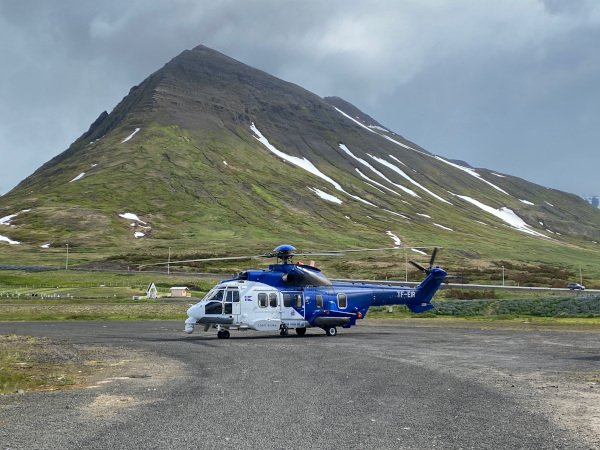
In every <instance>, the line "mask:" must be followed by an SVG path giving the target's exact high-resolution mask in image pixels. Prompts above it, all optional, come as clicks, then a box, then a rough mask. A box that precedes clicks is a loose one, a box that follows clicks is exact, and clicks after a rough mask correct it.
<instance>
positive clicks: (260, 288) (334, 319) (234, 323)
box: [171, 244, 447, 339]
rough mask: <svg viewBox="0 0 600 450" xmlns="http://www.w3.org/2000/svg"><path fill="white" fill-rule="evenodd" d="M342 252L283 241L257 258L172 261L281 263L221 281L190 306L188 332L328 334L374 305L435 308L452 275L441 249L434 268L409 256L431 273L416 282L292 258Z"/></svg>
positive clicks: (422, 309) (225, 335) (353, 322)
mask: <svg viewBox="0 0 600 450" xmlns="http://www.w3.org/2000/svg"><path fill="white" fill-rule="evenodd" d="M395 249H397V248H395ZM368 250H369V249H367V251H368ZM371 250H383V249H371ZM349 251H357V250H349ZM343 253H344V252H342V251H339V252H338V251H335V252H327V253H317V252H309V253H297V252H296V248H295V247H294V246H292V245H289V244H284V245H279V246H278V247H276V248H275V249H274V250H273V251H272V252H270V253H267V254H264V255H258V256H253V257H235V256H234V257H225V258H206V259H196V260H188V261H174V262H171V264H173V263H184V262H191V261H214V260H225V259H226V260H232V259H243V258H245V259H247V258H257V257H271V258H273V257H274V258H276V263H275V264H270V265H269V268H268V270H245V271H242V272H240V273H239V274H238V275H237V276H236V277H235V278H230V279H226V280H222V281H220V282H219V283H218V284H217V285H216V286H214V287H213V288H212V289H211V290H210V291H209V292H208V293H207V294H206V296H205V297H204V298H203V299H202V300H201V301H200V302H198V303H196V304H195V305H191V306H190V308H189V309H188V310H187V315H188V318H187V320H186V321H185V330H184V331H185V332H186V333H192V332H193V331H194V329H195V328H196V327H197V326H200V327H203V329H204V331H208V330H209V329H216V330H217V337H218V338H220V339H228V338H229V337H230V330H240V331H244V330H256V331H270V332H277V331H279V334H280V335H281V336H287V335H288V333H289V331H290V330H295V332H296V334H297V335H299V336H304V335H305V334H306V331H307V329H309V328H321V329H322V330H324V331H325V334H326V335H327V336H336V335H337V333H338V330H337V329H338V327H341V328H350V327H352V326H354V325H356V322H357V320H360V319H363V318H364V317H365V316H366V315H367V312H368V310H369V308H370V307H371V306H384V305H406V306H407V307H408V308H409V309H410V310H411V311H412V312H416V313H421V312H425V311H429V310H430V309H432V308H433V307H434V306H433V305H432V304H431V299H432V298H433V296H434V295H435V293H436V292H437V290H438V289H439V288H440V285H441V284H442V283H443V282H444V279H445V278H446V275H447V274H446V272H445V271H444V270H443V269H441V268H440V267H438V266H435V267H434V266H433V264H434V261H435V257H436V254H437V248H434V249H433V251H432V254H431V258H430V261H429V267H423V266H421V265H420V264H418V263H416V262H414V261H410V263H411V264H412V265H413V266H415V267H416V268H417V269H419V270H420V271H422V272H424V273H425V274H426V277H425V279H424V280H423V281H422V282H421V283H420V284H418V285H417V286H415V287H406V286H390V285H386V284H377V283H369V282H351V281H332V280H330V279H328V278H327V277H326V276H325V275H324V274H323V273H322V272H321V270H320V269H318V268H316V267H315V266H314V263H312V262H311V264H304V263H302V262H297V263H294V262H293V258H294V257H295V256H300V255H307V256H312V255H336V254H337V255H339V254H343Z"/></svg>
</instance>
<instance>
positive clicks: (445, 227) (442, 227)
mask: <svg viewBox="0 0 600 450" xmlns="http://www.w3.org/2000/svg"><path fill="white" fill-rule="evenodd" d="M433 224H434V225H435V226H436V227H439V228H441V229H442V230H446V231H454V230H453V229H452V228H449V227H447V226H445V225H442V224H439V223H435V222H433Z"/></svg>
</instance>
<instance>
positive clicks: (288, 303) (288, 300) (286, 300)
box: [283, 294, 292, 308]
mask: <svg viewBox="0 0 600 450" xmlns="http://www.w3.org/2000/svg"><path fill="white" fill-rule="evenodd" d="M283 306H285V307H286V308H291V307H292V296H291V295H290V294H283Z"/></svg>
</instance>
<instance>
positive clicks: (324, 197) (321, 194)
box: [308, 187, 343, 205]
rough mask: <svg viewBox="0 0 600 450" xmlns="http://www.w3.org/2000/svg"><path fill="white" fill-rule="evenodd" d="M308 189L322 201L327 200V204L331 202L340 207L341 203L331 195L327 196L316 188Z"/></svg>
mask: <svg viewBox="0 0 600 450" xmlns="http://www.w3.org/2000/svg"><path fill="white" fill-rule="evenodd" d="M308 189H309V190H310V191H312V192H314V193H315V194H317V195H318V196H319V197H321V198H322V199H323V200H327V201H328V202H331V203H337V204H338V205H341V204H342V203H343V202H342V201H341V200H340V199H339V198H337V197H336V196H335V195H331V194H328V193H327V192H323V191H322V190H321V189H317V188H314V187H309V188H308Z"/></svg>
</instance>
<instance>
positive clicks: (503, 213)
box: [457, 195, 548, 238]
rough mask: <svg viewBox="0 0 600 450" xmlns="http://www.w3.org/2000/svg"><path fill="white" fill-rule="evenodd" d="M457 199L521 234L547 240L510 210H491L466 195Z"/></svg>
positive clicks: (503, 208)
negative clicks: (495, 218)
mask: <svg viewBox="0 0 600 450" xmlns="http://www.w3.org/2000/svg"><path fill="white" fill-rule="evenodd" d="M457 197H458V198H461V199H463V200H464V201H466V202H469V203H471V204H472V205H475V206H477V207H478V208H479V209H482V210H483V211H485V212H487V213H489V214H492V215H494V216H496V217H497V218H499V219H500V220H502V221H503V222H505V223H507V224H508V225H509V226H511V227H512V228H514V229H516V230H519V231H522V232H523V233H527V234H531V235H533V236H540V237H544V238H548V236H546V235H545V234H542V233H540V232H538V231H535V230H533V229H532V228H531V226H530V225H529V224H528V223H527V222H525V221H524V220H523V219H521V218H520V217H519V216H518V215H517V214H516V213H515V212H514V211H513V210H512V209H510V208H507V207H506V206H503V207H502V208H500V209H496V208H493V207H491V206H489V205H486V204H485V203H482V202H480V201H479V200H475V199H474V198H471V197H467V196H466V195H457Z"/></svg>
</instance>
